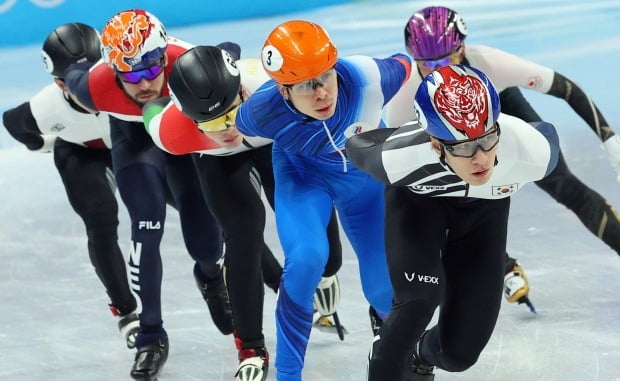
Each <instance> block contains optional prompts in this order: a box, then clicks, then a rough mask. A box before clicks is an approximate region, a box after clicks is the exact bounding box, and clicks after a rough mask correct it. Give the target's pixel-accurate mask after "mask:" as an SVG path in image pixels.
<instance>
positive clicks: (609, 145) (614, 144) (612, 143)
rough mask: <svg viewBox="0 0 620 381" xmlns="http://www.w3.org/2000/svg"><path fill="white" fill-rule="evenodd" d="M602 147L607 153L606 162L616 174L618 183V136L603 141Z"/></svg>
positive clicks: (619, 137)
mask: <svg viewBox="0 0 620 381" xmlns="http://www.w3.org/2000/svg"><path fill="white" fill-rule="evenodd" d="M603 147H604V148H605V151H607V160H609V163H610V164H611V166H612V167H613V168H614V169H615V170H616V173H617V174H618V176H617V177H616V181H618V182H619V183H620V136H618V135H614V136H612V137H611V138H609V139H607V140H605V142H603Z"/></svg>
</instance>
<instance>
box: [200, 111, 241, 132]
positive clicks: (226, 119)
mask: <svg viewBox="0 0 620 381" xmlns="http://www.w3.org/2000/svg"><path fill="white" fill-rule="evenodd" d="M239 106H241V104H238V105H236V106H235V107H233V108H231V109H230V111H228V112H227V113H226V114H224V115H222V116H218V117H217V118H215V119H211V120H208V121H206V122H197V123H196V124H197V125H198V128H199V129H201V130H202V131H207V132H215V131H224V130H225V129H227V128H228V127H231V126H233V125H234V124H235V118H236V117H237V111H239Z"/></svg>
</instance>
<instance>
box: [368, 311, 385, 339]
mask: <svg viewBox="0 0 620 381" xmlns="http://www.w3.org/2000/svg"><path fill="white" fill-rule="evenodd" d="M368 315H369V316H370V329H372V335H373V336H377V335H378V334H379V330H380V329H381V326H382V325H383V319H382V318H381V316H379V314H378V313H377V310H375V309H374V307H373V306H369V307H368Z"/></svg>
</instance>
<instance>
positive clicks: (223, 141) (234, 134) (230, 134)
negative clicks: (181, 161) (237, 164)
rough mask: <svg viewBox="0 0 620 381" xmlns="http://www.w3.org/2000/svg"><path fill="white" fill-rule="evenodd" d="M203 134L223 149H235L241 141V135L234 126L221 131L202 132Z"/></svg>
mask: <svg viewBox="0 0 620 381" xmlns="http://www.w3.org/2000/svg"><path fill="white" fill-rule="evenodd" d="M203 133H204V134H205V135H207V137H208V138H209V139H211V140H213V141H214V142H216V143H217V144H219V145H220V146H222V147H223V148H235V147H237V146H238V145H239V144H241V142H242V141H243V135H241V133H240V132H239V130H237V126H236V125H234V126H231V127H228V128H227V129H225V130H222V131H203Z"/></svg>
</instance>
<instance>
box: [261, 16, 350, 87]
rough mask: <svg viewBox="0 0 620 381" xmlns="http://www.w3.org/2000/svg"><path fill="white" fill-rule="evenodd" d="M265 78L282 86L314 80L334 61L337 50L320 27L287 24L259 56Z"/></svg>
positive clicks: (298, 22) (274, 32) (293, 22)
mask: <svg viewBox="0 0 620 381" xmlns="http://www.w3.org/2000/svg"><path fill="white" fill-rule="evenodd" d="M261 58H262V62H263V67H264V68H265V70H266V71H267V74H269V76H270V77H271V78H273V79H274V80H275V81H276V82H278V83H280V84H282V85H292V84H294V83H299V82H303V81H307V80H309V79H312V78H315V77H318V76H319V75H321V74H323V73H324V72H326V71H328V70H329V69H331V68H332V67H334V65H336V61H337V60H338V50H337V49H336V46H335V45H334V43H333V42H332V40H331V38H329V35H328V34H327V32H326V31H325V29H323V28H322V27H321V26H320V25H317V24H314V23H312V22H309V21H303V20H293V21H287V22H285V23H283V24H280V25H279V26H278V27H276V28H275V29H274V30H273V31H272V32H271V34H269V37H267V40H266V41H265V44H264V45H263V50H262V54H261Z"/></svg>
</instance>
